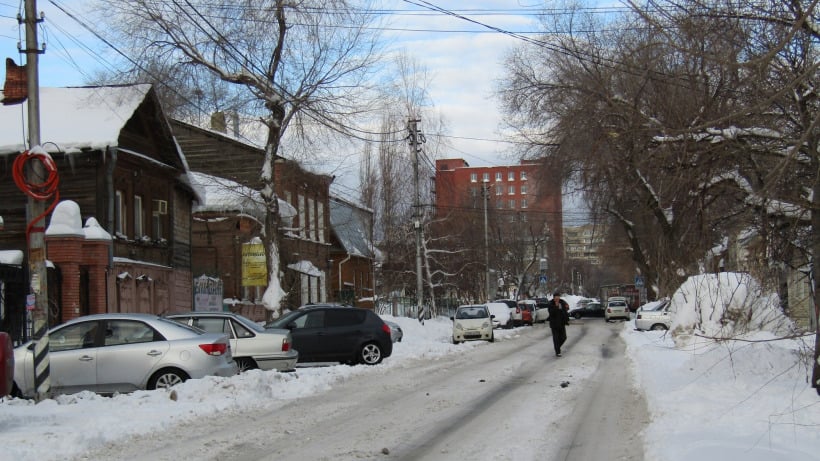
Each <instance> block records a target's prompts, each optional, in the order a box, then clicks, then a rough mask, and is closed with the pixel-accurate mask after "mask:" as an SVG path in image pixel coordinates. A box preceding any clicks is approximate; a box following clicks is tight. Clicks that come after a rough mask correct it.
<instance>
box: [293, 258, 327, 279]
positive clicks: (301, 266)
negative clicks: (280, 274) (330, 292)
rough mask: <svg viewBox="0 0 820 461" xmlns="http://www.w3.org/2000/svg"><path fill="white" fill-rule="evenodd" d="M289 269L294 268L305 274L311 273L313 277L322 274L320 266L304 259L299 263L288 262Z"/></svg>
mask: <svg viewBox="0 0 820 461" xmlns="http://www.w3.org/2000/svg"><path fill="white" fill-rule="evenodd" d="M288 269H293V270H295V271H296V272H301V273H303V274H306V275H310V276H311V277H321V276H322V271H320V270H319V268H318V267H316V266H314V265H313V263H312V262H310V261H306V260H304V259H303V260H301V261H299V262H297V263H293V264H288Z"/></svg>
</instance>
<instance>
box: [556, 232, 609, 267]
mask: <svg viewBox="0 0 820 461" xmlns="http://www.w3.org/2000/svg"><path fill="white" fill-rule="evenodd" d="M603 243H604V233H603V230H602V229H601V227H600V226H596V225H594V224H586V225H583V226H577V227H565V228H564V255H565V256H566V258H567V259H568V260H570V259H571V260H575V261H587V262H589V263H590V264H594V265H598V264H600V263H601V257H600V255H599V254H598V249H599V248H601V246H602V245H603Z"/></svg>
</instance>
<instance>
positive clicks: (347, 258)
mask: <svg viewBox="0 0 820 461" xmlns="http://www.w3.org/2000/svg"><path fill="white" fill-rule="evenodd" d="M350 258H351V256H350V255H347V257H346V258H345V259H343V260H341V261H339V298H341V297H342V296H341V295H342V289H343V288H344V285H342V266H343V265H344V263H346V262H348V261H350ZM354 289H355V286H354ZM353 293H354V295H355V290H354V292H353ZM339 301H341V299H339ZM353 301H354V302H355V299H354V300H353Z"/></svg>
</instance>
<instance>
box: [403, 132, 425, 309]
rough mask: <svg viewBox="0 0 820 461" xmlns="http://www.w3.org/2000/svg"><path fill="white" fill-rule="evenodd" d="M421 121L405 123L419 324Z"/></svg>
mask: <svg viewBox="0 0 820 461" xmlns="http://www.w3.org/2000/svg"><path fill="white" fill-rule="evenodd" d="M419 122H421V120H418V119H415V120H409V121H408V122H407V129H408V130H409V131H410V136H409V137H410V147H411V149H412V150H413V188H414V192H413V230H414V231H415V234H416V312H417V313H418V319H419V322H422V323H424V316H425V312H424V304H423V303H422V301H423V299H422V298H423V297H424V296H423V295H424V285H423V283H422V282H423V280H422V274H421V265H422V264H421V237H422V235H421V232H422V225H421V218H422V213H421V191H420V186H419V151H420V150H421V143H422V142H424V139H423V136H422V135H421V134H420V133H419V131H418V123H419Z"/></svg>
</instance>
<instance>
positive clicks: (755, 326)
mask: <svg viewBox="0 0 820 461" xmlns="http://www.w3.org/2000/svg"><path fill="white" fill-rule="evenodd" d="M695 287H697V289H696V290H695ZM692 290H694V291H692ZM695 291H696V292H697V293H699V295H698V296H694V295H693V293H694V292H695ZM707 297H711V298H710V299H711V301H709V302H706V301H705V299H706V298H707ZM741 297H742V298H743V299H744V300H745V302H742V303H741V302H739V300H740V299H741ZM673 300H674V303H675V305H674V308H675V312H676V316H677V317H676V319H675V321H674V327H673V330H671V331H679V332H681V333H682V335H683V336H685V339H686V340H685V341H677V344H676V341H675V340H674V339H673V334H672V333H671V331H670V332H662V331H661V332H657V331H648V332H639V331H636V330H634V324H633V323H632V322H625V323H623V325H624V327H623V331H622V332H621V337H622V338H623V339H624V340H625V342H626V344H627V355H628V356H629V358H630V363H631V366H632V367H633V371H634V373H633V374H634V376H635V379H636V384H637V387H638V388H640V389H643V390H644V392H645V395H646V400H647V403H648V407H649V413H650V415H651V417H650V421H649V424H648V426H647V427H646V429H645V431H644V432H643V439H644V450H645V459H648V460H659V461H683V460H691V459H697V460H698V461H723V460H726V459H744V460H745V461H756V460H761V461H763V460H766V461H777V460H784V461H785V460H796V459H817V456H818V455H817V454H818V453H820V431H818V428H819V427H820V411H819V410H820V408H818V405H820V398H818V395H817V393H816V392H815V390H814V389H813V388H812V387H811V386H810V384H809V382H808V381H809V377H810V374H811V370H810V367H809V366H810V363H811V361H810V358H808V357H811V354H812V350H811V348H810V345H812V344H813V343H814V337H813V336H803V337H800V336H795V337H793V338H791V339H779V340H775V339H777V338H780V337H782V336H780V334H782V333H783V332H784V331H786V330H783V328H785V326H786V325H788V322H786V321H778V322H774V321H772V320H773V319H772V318H771V317H768V316H769V315H770V314H771V315H775V316H776V313H775V314H772V313H771V312H770V313H767V316H766V318H767V320H766V321H761V322H756V321H754V319H755V318H757V317H756V314H754V313H757V312H758V311H759V313H763V312H764V311H766V310H767V309H768V308H769V307H770V306H771V305H772V303H773V302H774V299H773V298H772V297H770V296H768V295H766V294H763V293H761V292H760V291H759V287H757V286H756V285H755V284H754V283H753V282H752V281H750V280H749V279H748V278H746V277H745V276H739V275H737V274H724V275H721V276H714V275H711V276H698V277H693V278H690V279H689V281H687V282H686V283H685V284H684V285H683V286H682V287H681V289H680V290H678V292H677V293H675V295H674V296H673ZM574 301H575V299H572V298H571V299H570V302H571V304H574ZM707 304H708V305H709V309H710V310H705V309H706V307H707ZM712 309H714V311H712ZM738 309H741V311H742V312H747V313H752V314H754V315H751V316H747V318H750V319H752V320H750V321H749V322H745V323H744V328H743V330H744V331H743V332H742V333H741V332H740V329H736V330H735V332H736V334H735V336H733V337H732V339H722V340H719V341H718V340H715V339H713V338H712V337H714V336H716V335H715V333H721V334H724V337H727V336H725V333H727V331H728V330H727V329H726V328H725V326H726V325H727V321H726V320H725V319H724V321H722V322H721V321H717V322H716V323H711V322H704V321H702V319H703V317H702V315H703V313H704V312H709V313H710V314H714V313H715V312H720V313H721V314H720V315H710V316H709V318H710V319H718V318H720V317H721V316H724V315H725V314H727V313H737V312H738ZM743 309H747V310H743ZM748 309H752V310H753V311H754V312H751V311H749V310H748ZM696 312H700V315H698V314H696ZM729 317H731V318H732V319H737V318H738V317H737V316H736V315H729ZM741 317H742V316H741ZM385 318H388V319H390V320H393V321H395V322H397V323H399V324H400V325H401V327H402V329H403V330H404V339H403V340H402V342H400V343H396V344H395V347H394V350H393V355H392V356H391V357H389V358H388V359H386V360H385V361H384V362H383V363H382V364H381V365H378V366H375V367H366V366H354V367H351V366H345V365H335V366H327V367H310V368H299V369H297V371H296V372H294V373H279V372H275V371H268V372H263V371H259V370H251V371H249V372H246V373H243V374H241V375H238V376H234V377H231V378H215V377H209V378H205V379H201V380H189V381H187V382H186V383H183V384H181V385H179V386H176V387H175V388H174V389H173V390H160V391H150V392H148V391H140V392H134V393H132V394H127V395H116V396H113V397H102V396H98V395H95V394H92V393H89V392H84V393H80V394H76V395H71V396H60V397H56V398H54V399H53V400H45V401H42V402H40V403H36V404H35V403H34V402H32V401H28V400H20V399H11V398H5V399H3V400H1V401H0V428H2V431H0V446H2V447H3V449H2V450H0V460H3V461H6V460H9V461H11V460H22V459H38V460H58V459H70V458H72V457H76V456H79V455H81V454H82V453H84V452H86V451H89V450H92V449H95V448H98V447H102V446H104V445H106V444H109V443H116V442H121V441H124V440H126V439H127V438H128V437H130V436H132V435H135V434H146V433H152V432H158V431H163V430H165V429H168V428H169V427H172V426H174V425H177V424H180V423H182V422H185V421H197V420H203V421H204V420H205V419H206V418H208V417H209V415H213V414H218V413H219V414H221V413H226V412H227V413H230V414H241V413H242V412H243V411H247V410H250V409H260V408H265V407H267V408H270V409H274V408H276V407H278V406H281V405H284V404H286V403H287V402H289V401H292V400H294V399H300V398H303V397H305V396H309V395H314V394H319V393H324V392H328V391H329V390H330V389H332V388H333V387H334V386H335V385H337V384H338V383H341V382H344V381H345V380H347V379H348V378H349V377H351V376H353V375H365V374H366V375H370V376H372V378H373V379H374V380H378V379H379V375H384V374H388V373H391V370H392V369H394V368H397V367H403V366H407V364H408V363H409V362H411V361H413V360H417V359H433V358H436V357H440V356H443V355H445V354H451V353H455V352H456V351H459V350H463V348H470V347H493V344H490V343H485V342H469V343H466V344H461V345H453V344H452V343H451V332H452V322H451V321H450V320H449V319H447V318H445V317H439V318H436V319H433V320H428V321H426V322H425V323H424V324H423V325H422V324H420V323H419V322H417V321H416V320H414V319H409V318H403V317H402V318H393V317H389V316H388V317H385ZM726 318H728V317H726ZM761 318H762V317H761ZM596 320H597V319H596ZM780 320H783V319H780ZM717 325H720V328H716V326H717ZM523 328H530V327H523ZM536 328H539V327H536ZM675 329H677V330H675ZM516 331H517V329H513V330H496V338H497V340H499V341H515V340H516V335H517V333H516ZM568 334H569V335H572V334H573V326H572V325H570V327H569V328H568ZM567 352H568V354H567V357H566V358H565V361H564V362H563V364H564V365H566V364H567V361H571V360H572V351H571V349H570V350H568V351H567ZM542 423H543V422H535V421H533V424H539V425H541V424H542ZM530 459H538V454H537V453H535V452H533V453H532V456H531V457H530Z"/></svg>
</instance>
